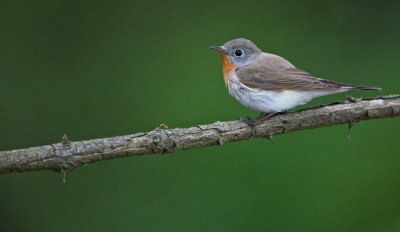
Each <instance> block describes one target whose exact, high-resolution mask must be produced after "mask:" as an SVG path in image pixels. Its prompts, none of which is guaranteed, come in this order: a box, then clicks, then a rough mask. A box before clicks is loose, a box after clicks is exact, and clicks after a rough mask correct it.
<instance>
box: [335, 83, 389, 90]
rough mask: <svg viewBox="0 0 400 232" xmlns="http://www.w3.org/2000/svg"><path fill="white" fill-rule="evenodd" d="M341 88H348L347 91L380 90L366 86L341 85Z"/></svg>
mask: <svg viewBox="0 0 400 232" xmlns="http://www.w3.org/2000/svg"><path fill="white" fill-rule="evenodd" d="M342 87H343V88H349V89H360V90H382V88H380V87H375V86H366V85H348V84H343V85H342Z"/></svg>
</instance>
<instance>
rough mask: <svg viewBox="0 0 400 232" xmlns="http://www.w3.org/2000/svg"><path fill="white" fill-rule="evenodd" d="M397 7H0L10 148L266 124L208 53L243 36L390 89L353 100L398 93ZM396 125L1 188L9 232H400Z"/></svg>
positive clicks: (3, 124) (299, 62)
mask: <svg viewBox="0 0 400 232" xmlns="http://www.w3.org/2000/svg"><path fill="white" fill-rule="evenodd" d="M390 2H391V1H384V2H383V1H376V3H373V1H266V0H262V1H224V2H217V1H198V2H189V1H188V2H184V1H158V2H156V1H142V2H139V1H91V2H89V1H60V0H48V1H42V0H40V1H39V0H37V1H22V0H21V1H16V0H12V1H11V0H2V1H1V2H0V150H10V149H17V148H26V147H30V146H39V145H44V144H50V143H56V142H59V141H60V140H61V137H62V135H63V134H64V133H65V134H67V135H68V136H69V137H70V139H71V140H73V141H77V140H85V139H92V138H101V137H111V136H116V135H124V134H130V133H135V132H142V131H149V130H152V129H154V128H156V127H157V126H159V125H160V124H161V123H165V124H167V125H168V126H169V127H170V128H175V127H189V126H193V125H197V124H207V123H212V122H214V121H217V120H220V121H224V120H233V119H236V118H238V117H241V116H247V115H251V116H255V115H258V114H257V113H256V112H253V111H251V110H249V109H246V108H245V107H243V106H241V105H240V104H239V103H237V102H236V101H235V100H234V99H233V98H231V97H230V96H229V94H228V91H227V89H226V88H225V86H224V83H223V80H222V70H221V61H220V57H219V56H218V55H217V54H215V53H214V52H213V51H211V50H210V49H209V48H208V47H209V46H210V45H220V44H222V43H224V42H225V41H227V40H230V39H233V38H237V37H246V38H249V39H251V40H253V41H254V42H255V43H256V44H257V45H258V46H259V47H260V48H261V49H263V50H264V51H268V52H271V53H276V54H279V55H281V56H283V57H285V58H287V59H289V60H290V61H291V62H292V63H294V64H295V65H296V66H298V67H299V68H302V69H304V70H307V71H309V72H311V73H313V74H315V75H317V76H319V77H323V78H327V79H331V80H336V81H340V82H346V83H352V84H368V85H375V86H381V87H383V88H384V91H383V92H360V91H359V92H357V91H355V92H352V93H351V94H352V95H353V96H356V97H361V96H363V97H372V96H376V95H386V94H394V93H400V88H399V83H400V82H399V73H400V64H399V54H400V46H399V41H400V14H399V12H400V3H399V2H398V1H397V2H396V3H390ZM392 2H395V1H392ZM345 96H346V94H339V95H334V96H327V97H322V98H320V99H317V100H314V101H312V102H311V103H309V104H308V105H307V106H306V107H309V106H316V105H318V104H321V103H329V102H333V101H337V100H344V99H345ZM303 108H304V106H303ZM399 122H400V121H399V118H395V119H383V120H375V121H368V122H361V123H357V124H356V125H355V127H354V129H353V130H352V132H351V138H350V139H348V138H347V126H345V125H340V126H334V127H328V128H322V129H315V130H307V131H302V132H296V133H291V134H287V135H282V136H277V137H275V138H274V143H270V142H267V141H266V140H265V139H253V140H250V141H243V142H237V143H230V144H225V145H224V146H220V147H207V148H200V149H193V150H188V151H182V152H177V153H174V154H168V155H166V156H161V155H152V156H142V157H136V158H134V157H129V158H124V159H116V160H110V161H105V162H98V163H94V164H90V165H88V166H85V167H80V168H78V169H76V170H74V171H73V172H71V173H68V175H67V182H66V183H65V184H62V183H61V181H60V177H59V174H57V173H54V172H51V171H40V172H31V173H20V174H6V175H0V210H1V211H0V231H399V230H400V194H399V192H400V185H399V184H400V168H399V166H400V152H399V150H400V149H399V135H398V134H399V130H400V124H399Z"/></svg>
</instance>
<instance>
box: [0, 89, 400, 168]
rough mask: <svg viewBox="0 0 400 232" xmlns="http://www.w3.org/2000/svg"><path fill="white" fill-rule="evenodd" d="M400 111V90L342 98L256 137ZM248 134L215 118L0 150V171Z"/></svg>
mask: <svg viewBox="0 0 400 232" xmlns="http://www.w3.org/2000/svg"><path fill="white" fill-rule="evenodd" d="M396 116H400V95H397V96H385V97H378V98H374V99H369V100H357V99H349V101H347V102H342V103H334V104H331V105H326V106H319V107H316V108H312V109H306V110H301V111H298V112H293V113H287V114H283V115H278V116H276V117H273V118H271V119H270V120H267V121H266V122H264V123H262V124H261V125H259V126H257V127H256V131H257V137H264V138H268V139H271V138H272V136H273V135H276V134H283V133H289V132H292V131H298V130H305V129H312V128H318V127H325V126H331V125H336V124H346V123H347V124H349V125H352V124H353V123H354V122H357V121H361V120H368V119H377V118H387V117H396ZM250 138H251V128H250V127H248V126H247V125H246V124H244V123H242V122H240V121H229V122H215V123H213V124H209V125H199V126H195V127H190V128H177V129H156V130H153V131H150V132H147V133H137V134H132V135H125V136H117V137H111V138H103V139H93V140H87V141H78V142H70V141H69V140H68V138H67V136H63V139H62V142H61V143H55V144H51V145H46V146H41V147H33V148H27V149H20V150H12V151H3V152H0V173H9V172H24V171H33V170H43V169H48V170H54V171H58V172H61V173H64V174H65V172H66V171H69V170H72V169H74V168H76V167H79V166H81V165H84V164H88V163H93V162H97V161H101V160H106V159H114V158H119V157H125V156H135V155H144V154H163V153H170V152H175V151H178V150H184V149H191V148H196V147H205V146H213V145H222V144H224V143H229V142H235V141H240V140H246V139H250Z"/></svg>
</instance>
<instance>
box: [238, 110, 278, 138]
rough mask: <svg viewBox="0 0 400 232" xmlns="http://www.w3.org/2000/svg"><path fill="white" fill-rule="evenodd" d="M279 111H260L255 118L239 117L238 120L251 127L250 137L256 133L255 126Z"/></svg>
mask: <svg viewBox="0 0 400 232" xmlns="http://www.w3.org/2000/svg"><path fill="white" fill-rule="evenodd" d="M280 113H281V112H272V113H262V114H261V115H260V116H258V117H255V118H250V117H247V118H241V119H240V121H241V122H243V123H246V124H247V125H248V126H249V127H250V128H251V137H252V138H254V137H255V136H256V135H257V133H256V126H258V125H260V124H261V123H262V122H264V121H265V120H268V119H270V118H272V117H273V116H275V115H277V114H280Z"/></svg>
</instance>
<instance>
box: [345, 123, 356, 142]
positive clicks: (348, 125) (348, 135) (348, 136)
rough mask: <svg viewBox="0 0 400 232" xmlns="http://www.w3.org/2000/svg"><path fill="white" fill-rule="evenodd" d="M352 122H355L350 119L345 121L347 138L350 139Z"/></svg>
mask: <svg viewBox="0 0 400 232" xmlns="http://www.w3.org/2000/svg"><path fill="white" fill-rule="evenodd" d="M354 124H355V123H354V122H352V121H350V122H347V128H348V130H347V138H348V139H350V132H351V129H352V128H353V126H354Z"/></svg>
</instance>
